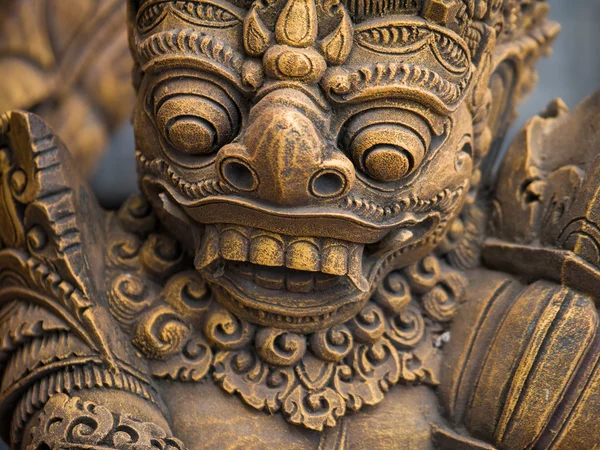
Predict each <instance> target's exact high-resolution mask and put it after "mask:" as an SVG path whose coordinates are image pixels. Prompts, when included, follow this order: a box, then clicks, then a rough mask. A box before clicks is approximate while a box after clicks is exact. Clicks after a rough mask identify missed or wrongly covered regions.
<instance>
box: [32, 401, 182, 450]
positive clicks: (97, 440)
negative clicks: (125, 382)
mask: <svg viewBox="0 0 600 450" xmlns="http://www.w3.org/2000/svg"><path fill="white" fill-rule="evenodd" d="M49 448H51V449H57V450H58V449H64V448H95V449H103V448H104V449H113V450H121V449H122V450H145V449H149V448H161V449H163V450H184V449H185V446H184V445H183V443H182V442H181V441H179V440H178V439H175V438H172V437H169V436H167V434H166V432H165V431H164V430H163V429H162V428H160V427H159V426H157V425H155V424H153V423H150V422H142V421H139V420H136V419H133V418H131V417H129V416H127V415H121V414H114V413H112V412H111V411H110V410H109V409H108V408H106V407H104V406H101V405H97V404H95V403H92V402H86V401H83V400H82V399H80V398H79V397H69V396H68V395H65V394H60V395H56V396H54V397H52V398H51V399H50V400H49V401H48V403H47V404H46V406H45V407H44V409H43V411H42V413H41V414H40V415H39V417H38V421H37V424H36V425H35V426H34V427H33V428H32V430H31V443H30V444H29V445H28V446H27V450H43V449H49Z"/></svg>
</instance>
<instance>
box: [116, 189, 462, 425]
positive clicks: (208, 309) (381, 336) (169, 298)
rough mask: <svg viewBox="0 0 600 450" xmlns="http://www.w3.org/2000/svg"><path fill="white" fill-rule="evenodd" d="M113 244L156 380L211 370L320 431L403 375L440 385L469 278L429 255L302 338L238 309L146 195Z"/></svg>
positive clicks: (135, 330)
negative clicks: (163, 225)
mask: <svg viewBox="0 0 600 450" xmlns="http://www.w3.org/2000/svg"><path fill="white" fill-rule="evenodd" d="M112 222H113V223H112V224H111V234H110V241H109V244H108V247H107V254H106V260H107V268H108V272H107V274H108V277H109V280H110V286H109V291H108V295H107V297H108V303H109V308H110V311H111V313H112V315H113V316H114V317H115V319H116V320H117V321H118V322H119V324H120V325H121V327H122V328H123V330H124V331H125V332H127V333H128V334H129V335H130V337H131V339H132V342H133V344H134V345H135V347H136V348H137V349H138V350H139V352H140V353H141V355H142V356H143V357H144V358H145V359H146V360H148V362H149V366H150V368H151V372H152V375H153V376H154V377H156V378H158V379H169V380H174V381H181V382H199V381H201V380H203V379H204V378H206V377H209V376H210V377H212V378H213V380H214V381H215V382H216V383H217V384H218V385H219V386H221V388H223V389H224V390H225V391H227V392H229V393H231V394H233V393H235V394H238V395H239V396H240V397H241V399H242V400H243V401H244V402H245V403H246V404H248V405H250V406H252V407H254V408H256V409H259V410H262V411H265V412H267V413H269V414H274V413H281V414H282V415H283V416H284V417H285V419H286V420H288V421H289V422H291V423H293V424H297V425H302V426H305V427H307V428H309V429H313V430H319V431H320V430H323V428H324V427H325V426H327V427H333V426H335V425H336V422H337V419H339V418H341V417H342V416H344V415H345V414H346V413H347V412H348V411H358V410H360V409H361V408H362V407H363V406H365V405H376V404H378V403H380V402H381V401H382V400H383V399H384V396H385V393H386V392H387V391H388V390H389V389H390V388H391V387H392V386H394V385H396V384H411V385H412V384H428V385H436V384H437V383H438V371H439V361H440V352H439V348H440V347H441V346H442V345H443V343H444V342H445V341H446V340H447V338H448V337H449V332H448V324H449V322H450V321H451V320H452V318H453V317H454V314H455V312H456V308H457V305H458V303H459V301H460V300H461V299H462V297H463V294H464V291H465V288H466V280H465V279H464V277H463V276H462V275H460V273H459V272H458V271H457V270H455V269H453V268H451V267H450V266H449V265H448V264H447V263H445V262H444V261H443V260H442V259H439V258H437V257H435V256H427V257H425V258H424V259H423V260H421V261H419V262H418V263H417V264H414V265H412V266H410V267H408V268H405V269H402V270H392V268H390V271H389V273H388V274H387V275H386V276H385V277H384V278H383V281H382V282H381V283H379V285H378V286H377V287H376V289H375V290H374V292H373V293H372V296H371V298H370V300H369V301H368V302H367V304H366V305H365V307H364V308H363V310H362V311H361V312H360V313H359V314H358V315H357V316H355V317H354V318H353V319H351V320H350V321H348V322H346V323H344V324H341V325H337V326H334V327H332V328H329V329H326V330H322V331H319V332H316V333H313V334H308V335H301V334H296V333H292V332H288V331H286V330H282V329H274V328H265V327H260V326H256V325H253V324H251V323H249V322H246V321H243V320H241V319H239V318H237V317H236V316H235V315H233V314H232V313H230V312H229V311H227V310H226V309H225V308H224V307H222V306H221V305H220V303H219V301H218V299H219V296H221V295H227V294H226V293H225V292H224V291H221V289H220V288H218V287H212V286H211V287H209V286H208V285H207V283H206V282H205V281H204V280H203V279H202V277H201V276H200V274H199V273H198V272H196V271H195V270H193V264H192V262H191V261H189V260H188V258H187V257H186V255H185V254H184V252H183V250H182V249H181V247H180V245H179V244H178V242H177V241H176V240H175V239H174V238H173V237H171V236H170V235H168V234H165V233H162V232H160V231H159V229H158V226H157V225H156V220H155V218H154V216H153V214H152V212H151V210H150V208H149V207H148V205H147V204H146V203H145V201H144V200H143V199H142V198H140V197H135V198H132V199H130V201H128V202H127V203H126V204H125V205H124V206H123V208H122V209H121V211H120V212H119V213H118V215H117V217H116V218H113V220H112Z"/></svg>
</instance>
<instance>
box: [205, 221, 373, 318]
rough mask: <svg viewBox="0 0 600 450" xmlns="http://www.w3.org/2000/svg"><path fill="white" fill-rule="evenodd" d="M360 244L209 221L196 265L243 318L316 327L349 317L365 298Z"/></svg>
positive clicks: (364, 277)
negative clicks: (215, 223)
mask: <svg viewBox="0 0 600 450" xmlns="http://www.w3.org/2000/svg"><path fill="white" fill-rule="evenodd" d="M364 248H365V246H364V245H363V244H357V243H352V242H348V241H343V240H339V239H330V238H316V237H297V236H285V235H281V234H277V233H272V232H268V231H265V230H260V229H256V228H251V227H243V226H239V225H229V224H218V225H207V226H206V228H205V232H204V235H203V239H202V243H201V245H200V247H199V249H198V251H197V254H196V260H195V266H196V269H198V270H199V271H201V272H202V273H203V274H204V275H205V276H206V278H207V279H208V280H209V281H211V282H213V283H216V284H218V285H219V286H220V287H221V288H223V289H224V290H225V291H226V292H227V293H228V294H229V295H228V296H226V297H229V298H223V299H222V301H224V302H225V303H227V304H228V305H227V306H229V307H231V308H233V309H234V310H235V312H237V313H238V314H239V315H240V316H241V317H243V318H246V319H249V320H252V321H254V322H258V323H262V324H265V325H266V324H268V325H271V326H273V324H274V323H275V324H277V323H280V322H281V326H283V325H284V324H285V326H287V327H289V326H290V325H292V326H293V325H297V326H298V327H302V328H306V327H307V326H309V327H310V326H311V325H317V324H318V325H319V327H320V326H323V323H324V322H325V323H327V322H328V321H330V320H331V321H333V320H337V319H339V316H340V314H347V315H348V317H351V316H352V315H354V314H355V313H356V312H357V311H356V310H357V309H358V308H360V306H361V304H362V300H363V299H364V298H366V295H367V294H368V291H369V287H370V284H369V281H368V280H367V278H366V276H365V273H367V270H366V267H365V260H366V259H365V258H363V252H364ZM282 293H285V295H282ZM354 305H357V306H356V307H354Z"/></svg>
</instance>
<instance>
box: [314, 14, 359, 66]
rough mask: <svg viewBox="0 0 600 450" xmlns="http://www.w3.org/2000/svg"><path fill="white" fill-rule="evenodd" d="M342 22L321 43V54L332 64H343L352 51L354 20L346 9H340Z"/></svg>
mask: <svg viewBox="0 0 600 450" xmlns="http://www.w3.org/2000/svg"><path fill="white" fill-rule="evenodd" d="M340 11H342V12H341V15H342V20H341V21H340V23H339V25H338V26H337V28H336V29H335V30H334V31H333V32H332V33H331V34H329V35H327V36H326V37H325V38H324V39H323V40H322V41H321V52H322V53H323V56H325V59H326V60H327V62H329V63H330V64H335V65H340V64H343V63H344V62H345V61H346V59H347V58H348V56H350V51H351V50H352V36H353V34H354V30H353V27H352V20H350V16H349V15H348V13H347V12H346V10H345V9H343V7H342V8H340Z"/></svg>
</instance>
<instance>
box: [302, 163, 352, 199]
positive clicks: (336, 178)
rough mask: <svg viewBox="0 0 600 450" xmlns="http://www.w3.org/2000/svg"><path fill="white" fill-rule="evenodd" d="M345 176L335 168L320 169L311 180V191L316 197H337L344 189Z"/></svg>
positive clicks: (345, 183)
mask: <svg viewBox="0 0 600 450" xmlns="http://www.w3.org/2000/svg"><path fill="white" fill-rule="evenodd" d="M346 185H347V180H346V177H345V176H344V175H343V174H341V173H340V172H338V171H336V170H330V169H329V170H328V169H325V170H321V171H319V172H317V173H316V174H315V175H314V176H313V178H312V180H311V186H310V187H311V191H312V193H313V194H314V195H316V196H317V197H325V198H328V197H337V196H338V195H340V194H341V193H342V192H344V191H345V190H346Z"/></svg>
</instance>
